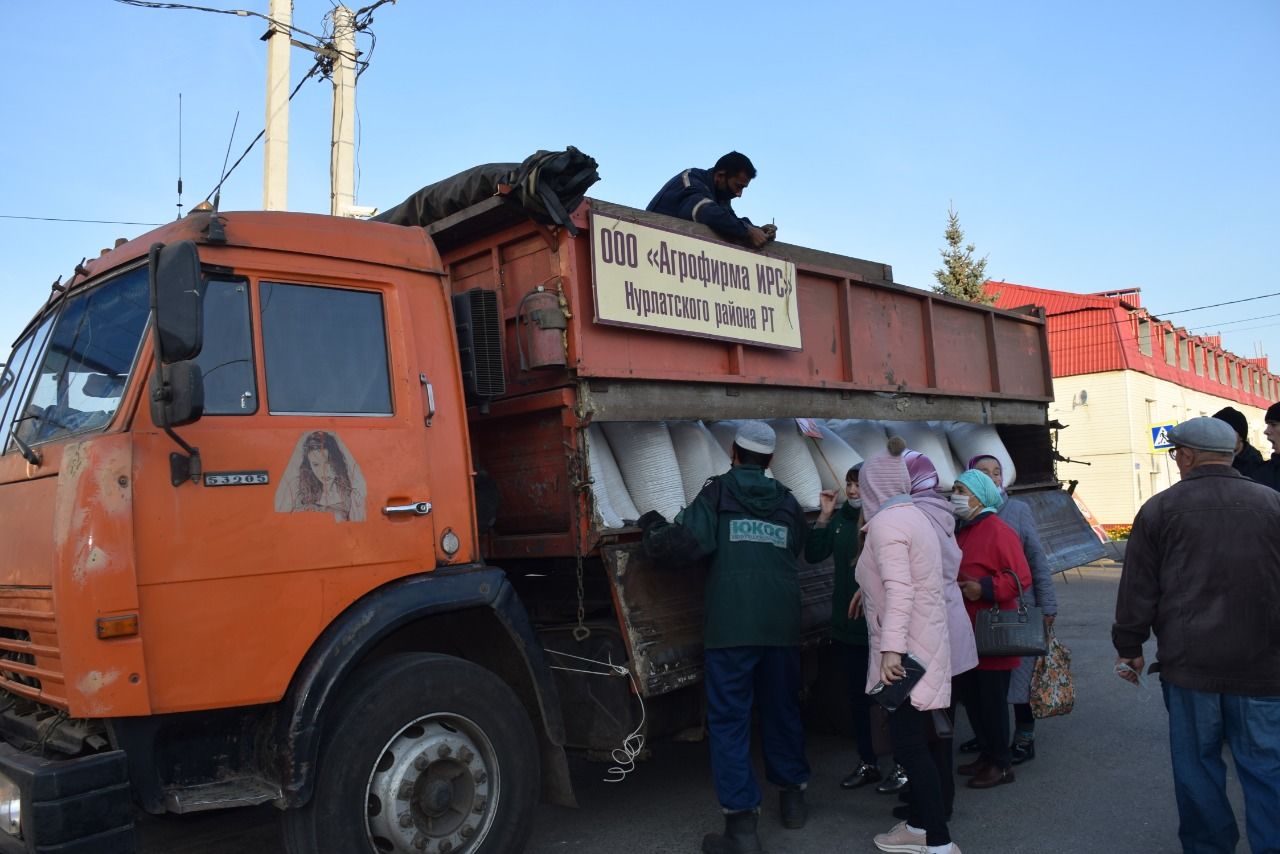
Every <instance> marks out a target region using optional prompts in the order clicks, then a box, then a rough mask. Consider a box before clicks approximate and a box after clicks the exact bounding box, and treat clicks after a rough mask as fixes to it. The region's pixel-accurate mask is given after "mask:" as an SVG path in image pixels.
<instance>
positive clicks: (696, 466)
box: [667, 421, 729, 507]
mask: <svg viewBox="0 0 1280 854" xmlns="http://www.w3.org/2000/svg"><path fill="white" fill-rule="evenodd" d="M667 429H668V430H669V431H670V432H671V444H672V445H674V446H675V449H676V461H677V462H679V463H680V483H681V484H682V486H683V487H684V503H685V506H686V507H687V506H688V505H689V504H690V502H692V501H693V499H694V498H695V497H697V495H698V493H699V492H701V491H702V487H703V485H705V484H706V482H707V478H709V477H714V476H715V475H718V474H724V473H725V472H727V471H728V470H729V455H728V454H727V453H726V452H725V450H724V449H723V448H722V447H720V443H719V442H718V441H717V440H716V437H715V436H714V435H713V434H712V433H711V431H710V430H708V429H707V427H706V426H705V425H704V424H703V423H702V422H701V421H668V422H667Z"/></svg>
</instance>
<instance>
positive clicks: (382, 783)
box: [284, 654, 539, 854]
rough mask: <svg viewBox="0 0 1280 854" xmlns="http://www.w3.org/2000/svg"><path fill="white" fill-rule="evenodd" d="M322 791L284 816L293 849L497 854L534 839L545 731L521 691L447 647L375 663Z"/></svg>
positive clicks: (340, 734)
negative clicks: (536, 725) (540, 737)
mask: <svg viewBox="0 0 1280 854" xmlns="http://www.w3.org/2000/svg"><path fill="white" fill-rule="evenodd" d="M343 693H344V695H345V698H344V700H343V701H342V702H341V704H340V706H339V708H338V709H337V711H336V713H335V715H334V717H333V718H332V719H331V720H330V722H329V725H328V726H327V727H326V733H325V737H324V741H323V743H322V745H321V748H320V759H319V764H318V766H317V769H316V774H317V778H316V785H315V792H314V794H313V795H312V797H311V800H310V802H308V803H307V804H306V805H305V806H303V807H300V808H297V809H293V810H289V811H288V812H286V813H285V814H284V838H285V847H286V849H287V850H288V851H289V854H357V852H370V854H420V852H430V854H435V852H450V854H496V852H513V853H514V852H519V851H521V850H522V849H523V848H524V844H525V840H526V839H527V837H528V832H529V827H530V824H531V823H532V820H533V808H534V805H535V804H536V803H537V795H538V783H539V780H538V777H539V771H538V755H537V751H536V744H537V740H536V738H535V736H534V732H533V726H532V725H531V724H530V722H529V718H528V716H527V715H526V714H525V712H524V707H523V706H522V705H521V704H520V700H519V699H518V698H517V697H516V695H515V693H514V692H513V691H512V690H511V689H510V688H509V687H507V685H506V684H505V683H503V682H502V681H501V680H500V679H498V677H496V676H494V675H493V674H492V673H490V672H489V671H487V670H485V669H484V668H482V667H478V666H477V665H474V664H471V663H470V662H467V661H463V660H462V659H459V658H453V657H451V656H446V655H435V654H411V655H396V656H392V657H390V658H385V659H382V660H380V661H375V662H373V663H372V664H370V665H368V666H367V667H365V668H364V669H362V670H361V672H359V673H358V674H356V676H355V677H353V679H352V681H351V684H350V686H349V687H347V686H344V688H343Z"/></svg>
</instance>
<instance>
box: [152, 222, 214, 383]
mask: <svg viewBox="0 0 1280 854" xmlns="http://www.w3.org/2000/svg"><path fill="white" fill-rule="evenodd" d="M149 261H150V267H151V308H152V311H153V314H154V319H155V324H156V330H157V332H158V333H159V334H158V336H157V348H158V349H157V353H156V355H157V357H158V358H159V360H160V361H161V362H163V363H164V364H166V365H169V364H173V363H175V362H182V361H186V360H188V359H194V358H195V357H196V356H198V355H200V348H201V347H202V346H203V344H204V316H203V315H204V277H203V276H202V275H201V273H200V254H199V253H198V252H197V251H196V245H195V243H193V242H192V241H190V240H184V241H182V242H181V243H172V244H169V245H168V246H165V245H163V244H160V243H157V244H156V245H154V246H152V247H151V253H150V258H149Z"/></svg>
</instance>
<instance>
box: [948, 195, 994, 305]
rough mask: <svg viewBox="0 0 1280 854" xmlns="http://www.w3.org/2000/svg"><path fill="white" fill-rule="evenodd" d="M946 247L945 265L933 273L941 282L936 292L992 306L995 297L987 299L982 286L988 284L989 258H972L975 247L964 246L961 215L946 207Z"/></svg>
mask: <svg viewBox="0 0 1280 854" xmlns="http://www.w3.org/2000/svg"><path fill="white" fill-rule="evenodd" d="M945 236H946V238H947V248H946V249H942V250H939V254H940V255H942V266H941V267H939V268H938V269H937V270H934V271H933V276H934V278H936V279H937V280H938V284H936V285H934V288H933V290H934V292H935V293H939V294H946V295H947V296H950V297H955V298H957V299H962V300H967V301H968V302H976V303H979V304H981V305H991V303H993V302H995V301H996V298H995V296H988V295H987V293H986V290H985V288H984V287H983V286H984V285H985V284H986V281H987V256H985V255H984V256H982V257H981V258H974V257H973V244H972V243H970V244H967V245H966V244H965V242H964V229H962V228H960V215H959V214H958V213H956V210H955V208H954V207H948V208H947V230H946V235H945Z"/></svg>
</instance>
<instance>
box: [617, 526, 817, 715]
mask: <svg viewBox="0 0 1280 854" xmlns="http://www.w3.org/2000/svg"><path fill="white" fill-rule="evenodd" d="M600 556H601V559H602V560H603V562H604V568H605V573H606V575H607V576H608V578H609V585H610V588H611V589H612V593H613V600H614V605H615V607H616V610H617V613H618V622H619V624H620V625H621V628H622V638H623V642H624V643H625V644H626V647H627V653H628V655H629V656H630V664H631V671H632V673H634V674H635V677H636V685H637V686H638V687H639V689H640V694H641V695H642V696H645V697H654V696H658V695H660V694H666V693H669V692H671V691H675V690H677V689H679V688H683V687H685V686H687V685H692V684H694V683H696V682H700V681H701V680H702V597H703V588H704V587H705V585H706V580H707V569H706V565H705V564H704V563H694V564H689V565H687V566H681V567H669V566H658V565H655V564H654V563H653V562H651V561H650V560H649V559H648V558H647V557H646V556H645V554H644V552H643V551H642V550H641V549H640V546H639V544H637V543H627V544H624V545H611V546H603V547H601V549H600ZM831 574H832V567H831V563H830V561H826V562H824V563H821V564H813V565H810V564H806V563H804V562H803V561H801V562H800V596H801V603H802V605H801V607H802V610H801V617H800V627H801V634H802V638H801V643H802V644H803V645H806V646H807V645H810V644H814V643H817V642H819V641H820V640H822V639H823V638H824V637H825V636H826V633H827V626H828V624H829V622H830V619H831V588H832V579H831Z"/></svg>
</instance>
